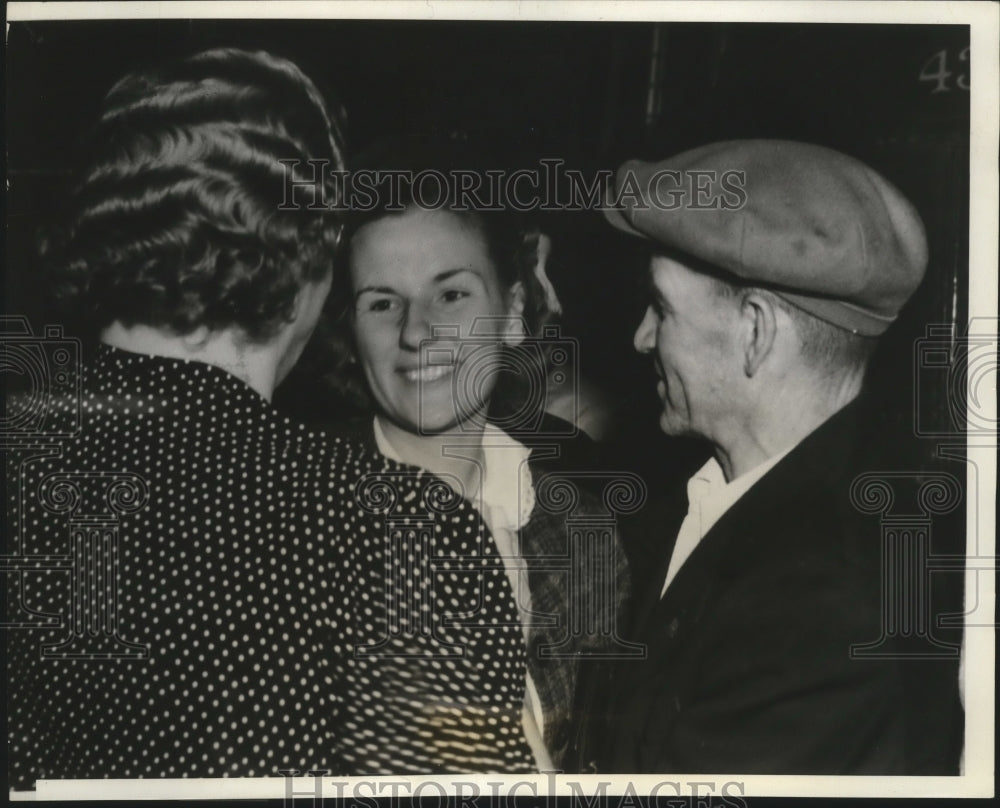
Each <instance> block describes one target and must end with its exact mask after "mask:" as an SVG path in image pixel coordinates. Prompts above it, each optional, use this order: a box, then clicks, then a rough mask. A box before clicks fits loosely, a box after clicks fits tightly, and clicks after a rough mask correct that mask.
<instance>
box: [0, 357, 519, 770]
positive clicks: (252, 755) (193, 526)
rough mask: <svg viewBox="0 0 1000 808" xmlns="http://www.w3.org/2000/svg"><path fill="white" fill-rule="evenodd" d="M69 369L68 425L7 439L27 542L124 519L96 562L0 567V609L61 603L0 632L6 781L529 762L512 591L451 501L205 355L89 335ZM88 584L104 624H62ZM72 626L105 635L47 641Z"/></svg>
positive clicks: (480, 531)
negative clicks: (16, 447)
mask: <svg viewBox="0 0 1000 808" xmlns="http://www.w3.org/2000/svg"><path fill="white" fill-rule="evenodd" d="M84 389H85V393H84V397H83V401H82V424H83V426H82V430H81V432H80V435H79V437H77V438H74V439H72V440H67V441H64V442H63V443H62V445H61V447H60V449H58V450H57V451H51V450H44V448H43V449H39V450H38V451H37V452H36V453H35V454H34V455H33V456H29V455H30V454H31V452H12V453H9V456H8V468H7V475H8V477H7V479H8V511H9V514H10V517H9V520H8V524H9V526H11V527H12V528H13V530H14V531H15V532H16V534H17V540H18V542H19V544H18V552H19V553H21V554H24V555H28V556H33V557H34V556H38V555H45V554H48V555H51V556H54V557H58V558H62V559H64V560H65V559H66V558H73V557H74V556H73V555H72V554H73V552H74V550H73V546H71V545H73V542H74V541H78V539H77V538H74V537H75V536H76V534H75V533H73V531H74V530H77V531H79V530H80V529H81V525H82V526H83V530H84V533H85V534H86V531H93V530H104V531H106V532H107V531H116V535H117V538H116V549H115V550H114V551H112V550H105V551H104V552H105V555H104V556H100V553H98V554H97V556H94V557H95V558H97V560H98V561H101V559H103V562H102V563H103V566H102V565H101V564H98V565H97V568H98V569H107V570H110V571H111V572H109V573H108V574H106V575H104V577H102V576H101V573H100V572H99V571H98V572H97V573H95V574H92V575H91V576H90V578H87V579H80V580H76V581H75V580H74V578H73V576H74V575H76V574H78V573H77V572H75V571H74V569H73V567H72V565H70V564H66V563H63V564H62V566H63V568H61V569H45V570H38V569H34V570H23V571H21V572H18V573H7V574H8V578H9V580H10V581H11V582H10V585H9V586H8V620H9V619H10V615H12V614H13V615H25V614H27V615H29V616H30V617H31V620H33V621H34V622H35V623H37V622H39V621H40V620H42V619H44V618H43V617H41V616H44V615H62V616H63V618H64V619H63V621H62V626H61V627H57V628H37V627H36V628H17V629H11V630H9V631H7V635H8V643H9V648H8V678H9V681H8V687H9V689H8V700H9V711H8V726H9V746H8V756H9V761H10V783H11V786H12V787H14V788H18V789H23V788H30V787H32V785H33V783H34V781H35V779H37V778H100V777H115V778H137V777H225V776H251V777H253V776H256V777H259V776H273V775H278V774H279V770H280V769H283V768H295V769H326V770H328V771H330V772H331V773H332V774H342V775H343V774H421V773H431V774H433V773H441V772H449V771H450V772H526V771H531V770H532V769H533V765H534V764H533V758H532V754H531V750H530V748H529V747H528V745H527V742H526V740H525V738H524V736H523V732H522V729H521V709H522V705H523V700H524V679H525V676H524V671H525V658H524V649H523V637H522V636H521V628H520V625H519V620H518V616H517V614H516V607H515V606H514V600H513V597H512V595H511V591H510V588H509V584H508V582H507V579H506V574H505V572H504V570H503V564H502V562H500V560H499V558H498V557H497V555H496V550H495V547H494V543H493V541H492V539H491V538H490V536H489V535H488V533H487V532H486V531H485V529H484V528H483V527H482V525H481V522H480V518H479V516H478V513H477V512H476V511H475V510H474V509H473V508H472V507H471V506H469V505H468V504H467V503H465V501H464V500H462V499H461V498H458V497H453V500H447V494H444V493H442V491H443V488H444V486H443V484H441V483H440V481H438V480H436V478H434V477H432V476H430V475H427V474H425V473H421V472H417V471H416V470H411V469H407V468H406V467H403V466H400V465H398V464H394V463H392V462H391V461H387V460H385V459H383V458H381V457H379V456H377V455H375V454H374V453H372V452H369V451H367V450H365V449H363V448H362V447H360V445H357V444H355V443H353V442H348V441H346V440H340V439H334V438H319V437H317V436H316V435H314V434H312V433H311V432H309V431H308V430H306V429H305V428H303V427H301V426H299V425H297V424H294V423H292V422H290V421H288V420H287V419H285V418H284V417H282V416H280V415H279V414H277V413H276V412H275V410H274V409H273V408H272V407H271V406H270V405H269V404H268V403H267V402H265V401H264V400H263V399H261V398H260V397H259V396H258V395H257V394H256V393H254V392H253V391H252V390H251V389H250V388H249V387H247V386H246V385H245V384H244V383H242V382H241V381H239V380H238V379H236V378H235V377H233V376H231V375H230V374H228V373H226V372H225V371H223V370H221V369H219V368H215V367H212V366H209V365H205V364H201V363H196V362H183V361H178V360H169V359H162V358H156V357H151V356H145V355H140V354H132V353H129V352H125V351H119V350H116V349H113V348H109V347H107V346H103V347H101V348H100V349H99V351H98V355H97V356H96V357H95V360H94V361H93V362H92V363H91V369H90V372H89V375H88V378H87V379H86V380H85V384H84ZM32 451H34V450H32ZM374 474H378V475H381V477H380V479H381V480H383V481H386V482H387V484H389V485H391V486H392V491H393V497H391V498H390V500H391V501H389V502H387V501H386V500H385V499H384V498H383V499H382V500H379V499H378V497H377V496H374V495H372V496H367V497H366V496H363V495H362V493H363V492H362V490H361V489H366V490H369V491H373V490H375V489H373V488H371V487H370V485H369V483H370V482H371V480H372V478H371V475H374ZM67 480H68V483H67ZM123 480H126V481H127V484H124V485H122V484H121V483H122V481H123ZM11 481H13V482H14V484H11ZM116 482H117V484H118V487H117V489H116V488H115V486H116ZM60 483H63V485H62V487H60V485H59V484H60ZM67 485H69V487H70V488H72V493H71V494H66V493H65V491H66V490H68V489H67ZM143 489H144V493H143ZM109 491H110V493H109ZM136 491H139V493H136ZM61 492H62V493H61ZM67 496H71V497H77V499H75V500H72V502H70V503H69V504H68V505H67V504H66V501H65V497H67ZM59 497H63V502H62V504H60V500H59ZM442 497H443V498H444V499H442ZM116 498H117V499H116ZM130 498H131V501H130ZM435 498H436V499H435ZM428 503H430V504H428ZM86 535H90V534H86ZM93 535H97V534H96V533H94V534H93ZM80 546H84V545H79V546H77V550H79V547H80ZM87 546H89V545H87ZM101 546H102V547H105V548H107V547H110V546H111V545H110V544H104V545H101ZM111 552H116V553H117V556H116V557H112V556H111ZM92 555H93V554H92ZM77 569H79V565H77ZM80 592H85V593H88V595H89V596H90V597H91V601H92V602H93V603H103V604H108V603H109V604H110V606H106V607H104V608H110V609H111V611H110V612H108V613H102V614H101V616H100V620H101V621H103V622H101V623H100V627H102V628H104V629H106V628H107V627H108V626H113V627H114V629H115V631H114V635H115V636H114V637H113V638H109V637H108V636H106V635H107V634H108V632H107V631H104V633H103V634H102V632H101V631H100V630H91V633H90V634H87V632H88V629H96V628H98V627H97V626H96V624H91V623H88V622H87V620H89V619H91V617H89V616H87V615H85V616H84V618H83V623H82V627H79V628H80V630H78V631H76V634H78V635H86V636H76V637H75V638H74V622H73V619H72V617H71V615H72V613H73V603H74V597H77V596H78V594H79V593H80ZM112 592H115V593H116V598H109V597H108V594H107V593H112ZM92 611H93V610H92ZM88 614H89V613H88ZM94 619H96V618H94ZM74 639H75V641H76V642H77V645H76V646H74V645H73V643H72V642H70V643H68V644H67V640H74ZM81 642H82V643H83V646H84V647H87V648H90V647H92V648H95V649H98V650H102V649H103V650H107V649H111V651H112V653H107V654H104V658H101V655H100V654H98V655H97V658H93V657H94V655H93V654H91V657H92V658H74V657H67V656H66V655H65V654H63V655H62V656H60V650H59V649H60V648H61V649H62V650H63V651H64V652H65V651H66V650H67V649H70V650H73V649H74V648H78V647H79V645H80V643H81ZM43 646H53V647H55V652H53V651H52V650H51V649H50V650H46V651H45V652H44V653H45V655H43V651H42V648H43ZM116 649H117V651H119V652H120V653H122V654H125V656H121V655H119V656H117V657H116V656H114V652H115V650H116ZM122 649H125V650H124V651H122ZM53 653H54V655H53Z"/></svg>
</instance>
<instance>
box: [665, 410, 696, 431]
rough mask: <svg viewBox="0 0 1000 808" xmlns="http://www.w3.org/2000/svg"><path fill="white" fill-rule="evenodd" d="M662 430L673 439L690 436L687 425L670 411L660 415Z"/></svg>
mask: <svg viewBox="0 0 1000 808" xmlns="http://www.w3.org/2000/svg"><path fill="white" fill-rule="evenodd" d="M660 430H661V431H662V432H663V434H665V435H669V436H670V437H672V438H676V437H679V436H681V435H687V434H689V430H688V429H687V425H686V424H684V423H682V421H681V419H680V418H678V417H677V415H676V414H675V413H674V412H672V411H670V410H663V412H661V413H660Z"/></svg>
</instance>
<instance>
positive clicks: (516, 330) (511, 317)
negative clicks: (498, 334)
mask: <svg viewBox="0 0 1000 808" xmlns="http://www.w3.org/2000/svg"><path fill="white" fill-rule="evenodd" d="M525 336H526V333H525V328H524V284H522V283H521V282H520V281H517V283H515V284H514V285H513V286H511V287H510V292H509V293H508V303H507V323H506V326H505V327H504V333H503V341H504V343H506V344H507V345H509V346H511V347H514V346H516V345H520V344H521V343H522V342H524V338H525Z"/></svg>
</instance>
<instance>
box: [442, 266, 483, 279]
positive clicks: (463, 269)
mask: <svg viewBox="0 0 1000 808" xmlns="http://www.w3.org/2000/svg"><path fill="white" fill-rule="evenodd" d="M463 272H467V273H469V274H470V275H472V276H474V277H476V278H479V280H482V279H483V278H482V276H481V275H480V274H479V272H477V271H476V270H475V269H472V268H471V267H456V268H455V269H446V270H444V272H439V273H438V274H437V275H435V276H434V283H442V282H443V281H446V280H448V279H449V278H453V277H454V276H455V275H459V274H461V273H463Z"/></svg>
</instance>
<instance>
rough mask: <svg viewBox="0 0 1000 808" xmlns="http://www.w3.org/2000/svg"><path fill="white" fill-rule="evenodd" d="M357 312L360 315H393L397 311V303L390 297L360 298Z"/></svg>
mask: <svg viewBox="0 0 1000 808" xmlns="http://www.w3.org/2000/svg"><path fill="white" fill-rule="evenodd" d="M358 311H359V313H361V314H393V313H395V312H397V311H399V301H398V300H396V299H395V298H391V297H369V298H362V299H361V300H360V301H359V304H358Z"/></svg>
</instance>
